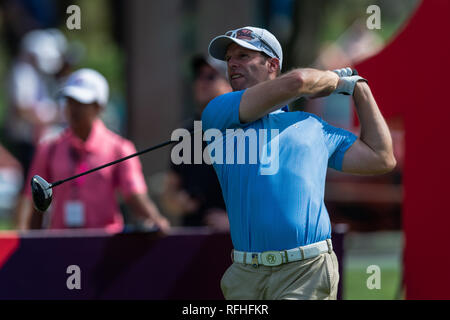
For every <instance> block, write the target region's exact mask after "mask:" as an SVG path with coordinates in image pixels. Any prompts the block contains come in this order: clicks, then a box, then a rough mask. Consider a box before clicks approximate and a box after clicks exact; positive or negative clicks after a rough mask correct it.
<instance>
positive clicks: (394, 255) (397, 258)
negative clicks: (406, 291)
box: [342, 232, 403, 300]
mask: <svg viewBox="0 0 450 320" xmlns="http://www.w3.org/2000/svg"><path fill="white" fill-rule="evenodd" d="M402 243H403V235H402V233H401V232H373V233H349V234H347V235H346V238H345V257H344V265H343V266H342V268H343V299H345V300H393V299H403V294H402V293H401V292H400V293H399V292H398V291H399V286H400V282H401V276H402V264H401V252H402V247H403V246H402ZM371 265H376V266H378V267H379V268H380V280H381V282H380V283H381V286H380V289H369V288H368V287H367V279H368V278H369V277H371V276H372V273H367V268H368V267H369V266H371Z"/></svg>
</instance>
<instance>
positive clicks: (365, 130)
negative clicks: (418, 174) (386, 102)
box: [353, 81, 395, 162]
mask: <svg viewBox="0 0 450 320" xmlns="http://www.w3.org/2000/svg"><path fill="white" fill-rule="evenodd" d="M353 97H354V101H355V107H356V112H357V114H358V118H359V121H360V123H361V134H360V140H361V141H363V142H364V143H365V144H366V145H367V146H368V147H369V148H371V149H372V150H373V151H374V152H375V153H376V154H377V155H379V156H380V157H381V158H383V159H384V160H386V161H388V162H389V161H395V160H394V158H393V146H392V138H391V134H390V132H389V128H388V126H387V124H386V121H385V120H384V118H383V115H382V114H381V112H380V110H379V108H378V106H377V103H376V101H375V99H374V97H373V95H372V92H371V91H370V88H369V86H368V84H367V83H366V82H363V81H359V82H357V84H356V86H355V91H354V94H353Z"/></svg>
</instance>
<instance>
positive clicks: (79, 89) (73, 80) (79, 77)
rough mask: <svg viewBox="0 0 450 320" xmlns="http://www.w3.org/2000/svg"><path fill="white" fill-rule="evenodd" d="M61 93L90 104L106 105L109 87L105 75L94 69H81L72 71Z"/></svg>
mask: <svg viewBox="0 0 450 320" xmlns="http://www.w3.org/2000/svg"><path fill="white" fill-rule="evenodd" d="M61 95H62V96H64V97H70V98H72V99H75V100H77V101H78V102H81V103H84V104H88V103H94V102H97V103H98V104H99V105H100V106H102V107H106V105H107V103H108V96H109V87H108V82H107V81H106V79H105V77H104V76H102V75H101V74H100V73H99V72H97V71H95V70H92V69H80V70H77V71H75V72H74V73H72V74H71V75H70V76H69V78H68V79H67V81H66V83H65V84H64V86H63V88H62V89H61Z"/></svg>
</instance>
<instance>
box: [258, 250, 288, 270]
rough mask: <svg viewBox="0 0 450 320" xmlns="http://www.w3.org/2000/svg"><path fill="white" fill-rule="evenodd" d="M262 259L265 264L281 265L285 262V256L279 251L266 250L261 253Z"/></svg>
mask: <svg viewBox="0 0 450 320" xmlns="http://www.w3.org/2000/svg"><path fill="white" fill-rule="evenodd" d="M261 261H262V264H264V265H265V266H271V267H274V266H279V265H280V264H282V263H283V258H282V256H281V253H280V252H279V251H264V252H262V253H261Z"/></svg>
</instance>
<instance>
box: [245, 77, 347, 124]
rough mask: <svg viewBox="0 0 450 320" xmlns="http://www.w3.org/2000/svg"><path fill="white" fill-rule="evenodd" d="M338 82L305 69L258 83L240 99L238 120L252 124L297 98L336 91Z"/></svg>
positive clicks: (318, 95)
mask: <svg viewBox="0 0 450 320" xmlns="http://www.w3.org/2000/svg"><path fill="white" fill-rule="evenodd" d="M338 81H339V77H338V75H337V74H335V73H334V72H332V71H321V70H316V69H309V68H305V69H296V70H293V71H291V72H288V73H286V74H284V75H282V76H280V77H278V78H276V79H273V80H269V81H265V82H262V83H259V84H257V85H255V86H253V87H250V88H249V89H247V90H246V91H245V92H244V94H243V95H242V99H241V104H240V106H239V120H240V121H241V122H243V123H245V122H251V121H255V120H257V119H259V118H262V117H263V116H265V115H266V114H268V113H270V112H272V111H274V110H276V109H278V108H280V107H282V106H283V105H285V104H287V103H289V102H290V101H292V100H294V99H296V98H298V97H300V96H308V97H312V98H315V97H322V96H327V95H329V94H330V93H332V92H333V91H334V90H335V89H336V86H337V83H338Z"/></svg>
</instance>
